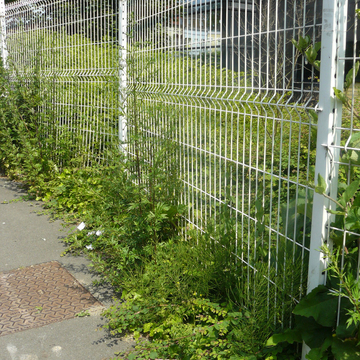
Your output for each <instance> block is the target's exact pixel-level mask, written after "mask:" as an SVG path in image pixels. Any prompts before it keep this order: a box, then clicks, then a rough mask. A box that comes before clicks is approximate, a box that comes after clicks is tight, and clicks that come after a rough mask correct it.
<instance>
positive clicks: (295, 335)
mask: <svg viewBox="0 0 360 360" xmlns="http://www.w3.org/2000/svg"><path fill="white" fill-rule="evenodd" d="M281 342H288V343H289V344H293V343H294V342H297V343H301V342H302V337H301V331H300V330H299V329H296V328H295V329H287V330H285V331H284V332H283V333H280V334H274V335H273V336H272V337H271V338H270V339H269V340H268V341H267V343H266V346H275V345H277V344H279V343H281Z"/></svg>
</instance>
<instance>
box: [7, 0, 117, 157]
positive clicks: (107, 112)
mask: <svg viewBox="0 0 360 360" xmlns="http://www.w3.org/2000/svg"><path fill="white" fill-rule="evenodd" d="M118 20H119V19H118V2H117V1H112V0H108V1H106V0H104V1H92V0H81V1H64V0H55V1H52V0H31V1H16V2H14V3H11V4H9V5H7V7H6V29H7V49H8V51H9V53H10V57H9V60H8V61H9V63H11V64H13V65H14V66H15V69H16V71H17V72H18V73H19V74H20V75H21V76H22V78H24V77H25V78H26V76H27V77H28V78H29V79H30V77H31V76H33V75H34V73H37V74H38V75H37V76H38V78H39V80H40V84H41V85H40V86H41V94H42V97H43V98H44V99H46V101H45V102H44V104H43V110H42V115H43V119H42V121H43V123H44V124H45V125H46V127H45V128H46V133H47V134H46V135H47V136H49V135H51V136H53V137H56V139H57V141H63V142H66V141H67V140H68V139H69V138H71V139H72V143H73V144H74V145H73V148H72V149H68V150H69V151H68V153H67V154H65V153H61V154H57V155H58V156H59V157H61V158H62V159H61V160H62V161H63V160H64V158H66V157H71V153H73V152H76V153H77V154H78V156H82V157H83V163H84V164H89V163H90V162H91V160H90V159H93V160H94V159H98V160H99V159H101V158H102V157H103V152H104V150H105V149H106V147H107V144H109V142H111V139H112V138H113V137H117V136H118V121H117V120H116V119H117V118H118V113H119V95H118V86H119V85H118V84H119V46H118ZM54 114H56V118H54V116H55V115H54ZM60 129H61V130H60ZM58 148H59V147H58ZM56 151H57V150H56V148H54V154H55V153H56Z"/></svg>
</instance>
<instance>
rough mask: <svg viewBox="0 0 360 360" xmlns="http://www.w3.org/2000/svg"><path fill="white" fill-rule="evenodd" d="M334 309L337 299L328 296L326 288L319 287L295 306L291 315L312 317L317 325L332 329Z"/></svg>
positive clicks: (334, 317)
mask: <svg viewBox="0 0 360 360" xmlns="http://www.w3.org/2000/svg"><path fill="white" fill-rule="evenodd" d="M336 309H337V298H336V297H334V296H331V295H330V294H329V289H328V288H327V287H325V286H323V285H320V286H318V287H316V288H315V289H314V290H313V291H311V292H310V293H309V294H308V295H307V296H305V297H304V298H303V299H302V300H301V301H300V302H299V304H297V305H296V307H295V309H294V311H293V313H294V314H295V315H301V316H305V317H313V318H314V319H315V321H316V322H317V323H318V324H320V325H322V326H327V327H332V326H334V324H335V320H336Z"/></svg>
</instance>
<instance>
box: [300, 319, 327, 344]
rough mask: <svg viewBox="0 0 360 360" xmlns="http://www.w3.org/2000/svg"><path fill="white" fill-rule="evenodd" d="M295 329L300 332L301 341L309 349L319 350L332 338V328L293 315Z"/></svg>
mask: <svg viewBox="0 0 360 360" xmlns="http://www.w3.org/2000/svg"><path fill="white" fill-rule="evenodd" d="M295 323H296V324H297V325H296V329H299V330H300V331H301V337H302V340H303V341H304V342H305V343H306V344H307V345H308V346H309V347H310V348H311V349H313V348H321V347H323V346H324V344H325V343H326V342H327V341H328V339H329V338H330V339H331V337H332V332H333V328H332V327H325V326H322V325H320V324H319V323H318V322H316V320H315V319H314V318H313V317H312V316H311V317H304V316H299V315H295Z"/></svg>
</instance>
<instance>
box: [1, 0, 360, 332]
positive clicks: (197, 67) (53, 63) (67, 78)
mask: <svg viewBox="0 0 360 360" xmlns="http://www.w3.org/2000/svg"><path fill="white" fill-rule="evenodd" d="M348 6H349V7H350V10H349V14H350V15H348ZM356 7H357V2H356V1H352V0H349V1H346V0H332V1H326V2H323V1H321V0H301V1H297V0H264V1H262V0H154V1H150V2H147V1H143V0H132V1H126V0H123V1H115V0H103V1H99V0H98V1H95V0H94V1H93V0H77V1H73V0H71V1H64V0H54V1H50V0H31V1H25V0H24V1H16V2H15V3H12V4H10V5H7V7H6V31H7V49H8V51H9V54H10V58H11V60H12V61H13V62H14V63H15V64H16V66H17V67H18V68H19V69H20V71H23V72H24V73H26V71H28V69H33V68H34V66H30V67H29V64H30V63H31V62H32V64H34V61H35V60H34V58H36V54H37V51H39V49H40V52H41V55H42V57H41V64H40V66H41V73H42V75H43V76H44V77H45V78H48V79H53V80H54V81H53V83H54V84H55V85H54V89H53V94H54V97H53V99H52V101H51V102H50V103H51V104H53V105H54V106H55V110H56V111H55V113H57V114H60V116H58V117H57V124H58V125H64V126H66V128H67V129H70V131H71V132H73V133H75V134H78V135H81V141H82V146H84V147H85V148H88V149H90V152H91V153H92V154H95V155H96V154H100V153H101V151H102V149H103V148H104V147H105V146H106V145H105V144H106V143H107V142H108V141H111V138H114V137H117V136H118V135H119V136H120V139H121V140H124V139H126V131H130V132H131V131H132V130H131V127H129V128H128V129H127V127H126V117H125V116H124V112H123V111H120V112H119V108H121V106H122V105H123V104H124V103H125V95H124V94H125V93H126V92H128V91H136V92H137V96H138V97H139V99H141V103H142V107H143V110H144V111H143V114H145V115H142V116H143V117H144V118H143V120H144V121H145V122H146V124H147V126H146V128H144V129H143V130H144V131H146V132H147V134H148V136H149V138H150V137H154V136H160V135H161V134H162V129H164V128H167V129H171V131H172V132H171V138H172V139H173V140H174V142H175V143H177V144H178V146H179V150H178V155H179V156H178V158H177V159H178V161H179V167H180V173H181V178H182V180H183V184H184V189H183V195H182V201H183V202H184V203H185V204H187V205H188V212H187V215H186V221H187V223H188V225H187V226H188V228H194V229H198V230H199V231H203V230H204V229H205V228H206V226H207V225H209V224H210V223H211V224H212V226H213V227H214V228H215V229H220V230H221V231H225V232H226V231H229V232H230V233H231V236H230V237H229V236H227V237H226V236H225V235H226V234H225V233H221V231H219V230H218V231H214V235H213V241H214V242H215V243H219V244H221V246H228V247H229V249H230V250H231V253H232V256H233V258H232V261H236V262H237V263H238V264H239V266H241V268H242V269H243V272H242V275H241V277H240V279H239V287H241V289H242V291H243V294H244V296H243V298H244V299H245V300H244V301H252V299H256V296H257V294H256V293H255V289H256V288H257V286H256V283H257V282H258V281H259V276H261V278H263V279H266V282H265V283H264V287H265V292H266V293H267V296H266V306H267V307H268V316H269V318H270V319H271V320H272V321H273V322H274V324H275V325H276V326H284V327H287V326H291V317H290V316H289V314H290V312H291V310H292V308H293V306H294V305H295V304H296V302H297V301H299V300H300V299H301V297H302V296H303V295H304V294H305V293H306V291H307V289H308V290H309V289H312V288H313V287H315V286H316V285H318V284H319V283H323V282H324V281H325V279H324V274H323V270H324V266H325V264H323V260H322V258H321V254H320V252H319V251H318V249H319V247H320V245H321V244H322V242H324V241H328V240H329V238H330V237H329V234H330V231H329V230H330V222H331V221H332V220H333V219H332V218H331V217H330V216H329V215H328V213H327V212H326V207H329V206H330V207H331V204H330V203H326V202H325V201H324V198H323V197H321V196H320V195H317V194H314V191H313V187H314V184H313V183H314V180H315V177H316V176H315V175H317V174H321V175H322V176H323V177H324V178H325V179H326V181H327V182H328V185H329V189H330V194H331V195H332V196H333V197H336V194H337V186H338V184H337V183H338V177H339V175H338V174H340V177H346V176H345V173H346V172H347V173H350V172H352V169H353V168H357V166H358V165H357V164H355V163H354V162H351V161H350V160H346V161H345V157H344V156H343V157H342V158H340V155H342V154H345V153H346V151H348V150H349V149H350V150H351V149H352V145H353V143H352V136H353V135H354V134H356V133H357V132H358V131H359V129H360V128H359V125H358V119H359V118H358V115H357V112H356V111H357V109H356V107H355V109H352V110H348V111H345V112H344V116H343V114H342V104H341V102H340V101H338V100H336V99H335V97H334V91H333V88H334V87H336V88H338V89H340V90H341V89H342V88H343V79H344V71H345V68H346V69H347V70H349V69H350V68H351V67H353V66H354V65H355V62H356V61H358V60H359V58H358V57H357V52H356V44H357V36H358V27H357V21H358V20H357V18H354V15H353V14H354V9H355V8H356ZM303 41H306V42H307V45H308V46H310V45H313V46H314V47H315V46H316V45H315V44H316V43H318V42H320V41H321V47H319V49H318V50H319V52H321V65H320V69H319V66H318V65H319V63H316V62H313V63H309V61H308V59H307V58H306V56H304V53H303V51H301V44H300V43H301V42H303ZM34 55H35V57H34ZM319 57H320V54H319ZM128 64H131V66H129V65H128ZM355 80H356V79H355V78H354V82H353V85H352V88H351V89H350V90H349V91H351V96H352V101H353V103H355V98H356V97H357V95H358V89H357V83H356V81H355ZM48 106H50V105H48ZM122 110H126V108H125V107H124V108H123V109H122ZM119 119H120V120H119ZM353 150H357V149H353ZM127 151H128V152H129V154H131V148H127ZM96 156H98V155H96ZM339 159H340V160H339ZM88 163H89V160H88ZM354 171H356V170H354ZM225 217H227V218H226V219H225ZM224 219H225V220H226V221H229V224H230V225H231V230H229V229H227V230H226V229H224V228H223V227H222V223H223V222H224V221H225V220H224ZM333 230H334V229H333ZM224 237H226V238H227V239H228V240H227V241H228V242H227V243H226V244H224V242H223V241H222V238H224ZM344 246H345V245H344ZM308 269H309V273H308ZM308 274H309V276H308ZM284 294H285V297H284ZM286 299H290V300H291V301H287V300H286Z"/></svg>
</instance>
